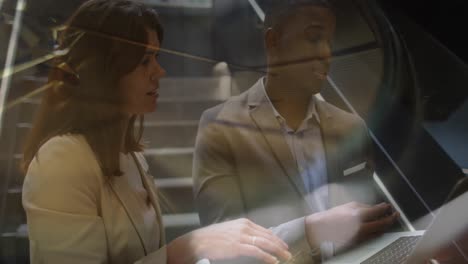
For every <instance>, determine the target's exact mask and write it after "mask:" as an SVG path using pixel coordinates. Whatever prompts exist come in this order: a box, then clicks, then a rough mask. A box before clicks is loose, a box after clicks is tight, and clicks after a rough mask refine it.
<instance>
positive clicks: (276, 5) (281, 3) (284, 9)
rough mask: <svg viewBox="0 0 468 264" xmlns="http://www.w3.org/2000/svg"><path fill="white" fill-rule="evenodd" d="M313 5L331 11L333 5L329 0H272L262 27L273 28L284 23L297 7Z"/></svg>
mask: <svg viewBox="0 0 468 264" xmlns="http://www.w3.org/2000/svg"><path fill="white" fill-rule="evenodd" d="M309 5H314V6H318V7H324V8H328V9H330V10H332V11H334V9H333V5H332V3H331V2H330V1H329V0H272V1H271V3H270V6H269V8H267V9H266V14H265V21H264V22H263V28H264V29H265V30H267V29H268V28H274V27H277V26H278V25H282V24H284V22H285V20H286V19H287V18H289V17H290V16H291V15H292V14H294V12H295V11H297V9H298V8H301V7H304V6H309Z"/></svg>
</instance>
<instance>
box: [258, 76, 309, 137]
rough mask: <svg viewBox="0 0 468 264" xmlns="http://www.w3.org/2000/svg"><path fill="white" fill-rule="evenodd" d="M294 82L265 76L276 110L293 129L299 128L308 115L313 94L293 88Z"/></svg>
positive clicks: (266, 89)
mask: <svg viewBox="0 0 468 264" xmlns="http://www.w3.org/2000/svg"><path fill="white" fill-rule="evenodd" d="M293 86H294V84H293V82H290V83H289V84H287V83H285V82H279V81H277V80H274V81H273V80H272V79H271V78H268V77H266V78H265V91H266V93H267V95H268V98H269V99H270V101H271V102H272V104H273V106H274V107H275V109H276V111H278V113H279V114H280V115H281V116H282V117H283V118H284V119H285V121H286V123H287V124H288V126H289V127H291V128H292V129H293V130H297V129H298V128H299V126H300V125H301V123H302V121H303V120H304V119H305V118H306V116H307V110H308V107H309V103H310V101H311V97H312V96H313V95H311V94H306V93H301V92H300V91H296V90H293V89H292V88H294V87H293Z"/></svg>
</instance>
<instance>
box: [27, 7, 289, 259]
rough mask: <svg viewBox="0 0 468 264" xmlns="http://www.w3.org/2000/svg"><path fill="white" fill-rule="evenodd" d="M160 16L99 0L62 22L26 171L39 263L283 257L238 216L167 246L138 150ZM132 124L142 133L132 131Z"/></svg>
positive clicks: (156, 68) (279, 246) (149, 107)
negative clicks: (61, 31) (64, 23)
mask: <svg viewBox="0 0 468 264" xmlns="http://www.w3.org/2000/svg"><path fill="white" fill-rule="evenodd" d="M162 40H163V29H162V26H161V24H160V22H159V19H158V16H157V14H156V12H155V11H154V10H152V9H150V8H148V7H145V6H144V5H142V4H139V3H137V2H133V1H128V0H91V1H88V2H86V3H84V4H83V5H82V6H81V7H80V8H79V9H78V10H77V11H76V12H75V13H74V15H72V17H71V18H70V20H69V21H68V22H67V23H66V25H65V30H64V31H63V33H62V35H61V38H60V47H59V49H60V51H61V52H62V53H63V55H62V56H60V57H58V58H57V59H56V60H55V61H54V67H53V70H52V71H51V73H50V76H49V81H48V85H49V87H50V88H49V89H48V90H47V91H46V93H45V95H44V97H43V99H42V102H41V106H40V108H39V111H38V113H37V116H36V121H35V123H34V126H33V129H32V131H31V133H30V135H29V138H28V141H27V144H26V147H25V151H24V160H23V168H24V170H25V172H26V178H25V181H24V185H23V205H24V208H25V210H26V213H27V221H28V229H29V240H30V253H31V263H67V264H69V263H113V264H114V263H194V262H196V261H197V260H200V259H204V258H206V259H210V260H218V259H233V258H237V257H240V256H247V257H254V258H257V259H259V260H261V261H263V262H266V263H275V262H276V261H277V258H282V259H287V258H288V257H289V256H290V254H289V252H288V250H287V245H286V244H285V243H284V242H282V241H281V240H280V239H279V238H278V237H276V236H275V235H274V234H273V233H272V232H271V231H269V230H267V229H264V228H262V227H260V226H258V225H256V224H254V223H252V222H250V221H248V220H245V219H241V220H235V221H229V222H225V223H222V224H217V225H212V226H209V227H206V228H202V229H198V230H195V231H193V232H191V233H188V234H186V235H184V236H181V237H179V238H177V239H175V240H173V241H172V242H171V243H169V244H167V245H165V240H164V229H163V227H162V222H161V212H160V208H159V200H160V199H159V197H158V195H157V191H156V188H155V186H154V184H153V181H152V179H151V178H150V177H148V171H147V170H148V165H147V164H146V162H145V159H144V157H143V155H142V154H141V152H142V150H143V146H142V145H141V144H140V141H141V136H142V131H143V126H142V124H143V122H142V121H143V114H145V113H149V112H152V111H154V110H155V108H156V104H157V98H158V89H159V79H160V78H161V77H163V76H164V75H165V71H164V69H163V68H162V67H161V66H160V65H159V63H158V61H157V59H156V57H157V54H158V52H159V47H160V43H161V41H162ZM136 122H139V126H138V127H137V129H136V128H135V127H136Z"/></svg>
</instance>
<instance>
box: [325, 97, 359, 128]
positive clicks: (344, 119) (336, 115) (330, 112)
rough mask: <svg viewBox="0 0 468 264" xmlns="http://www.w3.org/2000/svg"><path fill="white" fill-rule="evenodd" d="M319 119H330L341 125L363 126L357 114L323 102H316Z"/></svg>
mask: <svg viewBox="0 0 468 264" xmlns="http://www.w3.org/2000/svg"><path fill="white" fill-rule="evenodd" d="M316 102H317V107H318V108H319V112H321V113H322V114H321V117H325V118H326V117H332V118H333V120H334V122H339V123H342V124H343V125H357V124H358V125H364V120H363V119H362V118H361V117H360V116H359V115H357V114H354V113H350V112H348V111H345V110H343V109H341V108H339V107H337V106H335V105H332V104H330V103H328V102H326V101H323V100H316Z"/></svg>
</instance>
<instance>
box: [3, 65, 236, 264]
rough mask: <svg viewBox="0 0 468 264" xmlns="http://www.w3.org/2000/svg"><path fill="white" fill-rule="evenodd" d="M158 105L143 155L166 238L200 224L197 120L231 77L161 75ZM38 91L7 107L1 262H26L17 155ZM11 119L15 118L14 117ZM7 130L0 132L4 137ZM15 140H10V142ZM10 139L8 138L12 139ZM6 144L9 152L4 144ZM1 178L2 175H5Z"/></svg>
mask: <svg viewBox="0 0 468 264" xmlns="http://www.w3.org/2000/svg"><path fill="white" fill-rule="evenodd" d="M44 83H45V79H43V78H33V77H31V78H25V79H24V80H23V82H22V86H23V87H27V86H29V87H30V88H32V87H36V88H37V87H40V86H41V85H43V84H44ZM160 87H161V90H160V97H159V101H158V106H157V111H156V112H155V113H151V114H148V115H146V116H145V123H144V126H145V131H144V135H143V138H144V143H145V145H146V150H145V153H144V154H145V157H146V159H147V161H148V164H149V167H150V172H151V174H152V175H153V176H154V179H155V183H156V185H157V187H158V190H159V191H160V194H161V195H163V196H164V197H165V198H166V200H167V201H168V204H169V206H164V205H163V206H162V210H163V222H164V226H165V227H166V236H167V241H168V242H169V241H171V240H172V239H174V238H176V237H178V236H180V235H182V234H184V233H187V232H189V231H191V230H193V229H195V228H198V227H199V226H200V224H199V219H198V214H197V212H196V210H195V206H194V202H193V194H192V178H191V176H192V157H193V151H194V144H195V137H196V134H197V127H198V121H199V119H200V116H201V114H202V113H203V111H204V110H206V109H207V108H209V107H212V106H215V105H217V104H219V103H221V102H223V101H224V100H226V99H227V98H228V97H229V96H230V95H231V77H230V76H229V75H226V74H224V75H219V73H218V76H213V77H190V78H166V79H162V80H161V82H160ZM39 102H40V99H39V97H33V98H28V99H26V100H23V101H22V102H21V103H20V104H19V105H17V106H16V107H14V108H12V109H9V110H8V111H7V115H8V118H9V119H8V121H9V122H8V123H7V124H15V125H9V126H10V127H9V131H10V133H9V135H8V136H9V137H8V138H9V141H10V142H8V143H10V144H6V143H5V142H2V156H1V158H2V159H1V160H0V161H1V162H2V163H1V164H0V166H2V168H1V169H2V171H4V172H9V174H8V175H9V176H8V175H7V176H8V177H5V179H2V182H7V186H4V188H5V189H6V192H5V199H4V201H5V203H4V206H5V209H4V217H3V219H2V227H3V229H2V234H1V239H0V245H1V247H0V249H1V252H0V253H1V256H3V259H1V258H0V263H28V262H29V260H28V258H29V252H28V239H27V225H26V217H25V213H24V210H23V208H22V205H21V186H22V178H23V175H22V174H21V173H20V171H19V170H18V164H19V162H20V160H21V158H22V154H21V147H22V144H23V141H24V138H25V136H26V135H27V133H28V132H29V130H30V129H31V126H32V124H31V123H32V119H33V116H34V113H35V111H36V109H37V107H38V105H39ZM13 120H15V122H13ZM5 136H6V135H4V136H3V137H2V139H5V138H6V137H5ZM13 141H14V142H13ZM12 143H13V144H12ZM8 145H10V148H9V149H10V150H11V151H10V153H11V155H9V153H8V151H5V149H3V146H8ZM5 180H6V181H5Z"/></svg>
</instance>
